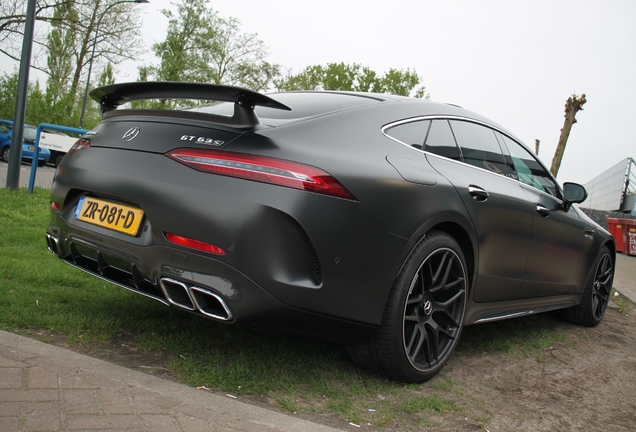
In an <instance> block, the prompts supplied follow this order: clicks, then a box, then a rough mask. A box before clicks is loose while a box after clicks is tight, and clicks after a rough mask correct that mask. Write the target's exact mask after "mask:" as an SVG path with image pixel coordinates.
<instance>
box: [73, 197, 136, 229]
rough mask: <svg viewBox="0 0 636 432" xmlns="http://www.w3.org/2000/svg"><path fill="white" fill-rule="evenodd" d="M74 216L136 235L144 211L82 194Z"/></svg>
mask: <svg viewBox="0 0 636 432" xmlns="http://www.w3.org/2000/svg"><path fill="white" fill-rule="evenodd" d="M74 216H75V219H77V220H81V221H83V222H88V223H90V224H93V225H98V226H100V227H104V228H108V229H111V230H114V231H118V232H121V233H124V234H128V235H131V236H136V235H137V231H139V226H140V225H141V219H142V218H143V216H144V212H143V210H141V209H138V208H136V207H130V206H127V205H123V204H118V203H114V202H110V201H106V200H102V199H97V198H92V197H89V196H82V197H81V198H80V200H79V202H78V203H77V207H76V208H75V214H74Z"/></svg>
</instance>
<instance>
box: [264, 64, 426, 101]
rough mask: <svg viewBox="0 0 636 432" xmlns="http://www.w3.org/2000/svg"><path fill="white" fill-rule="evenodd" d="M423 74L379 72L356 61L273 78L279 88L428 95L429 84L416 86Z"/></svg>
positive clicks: (396, 71) (396, 70)
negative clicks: (427, 87)
mask: <svg viewBox="0 0 636 432" xmlns="http://www.w3.org/2000/svg"><path fill="white" fill-rule="evenodd" d="M420 82H421V78H420V76H419V75H418V74H417V73H416V72H415V71H411V70H410V69H406V70H398V69H393V68H391V69H389V71H388V72H386V73H385V74H384V75H378V73H377V72H375V71H373V70H372V69H370V68H368V67H366V66H361V65H360V64H357V63H352V64H346V63H327V64H326V65H325V66H321V65H314V66H308V67H306V68H305V69H304V70H303V71H301V72H300V73H298V74H296V75H292V74H287V75H286V76H285V77H283V78H280V79H278V80H275V81H274V84H275V85H276V88H277V89H278V90H279V91H294V90H340V91H360V92H371V93H389V94H395V95H402V96H410V95H411V94H413V96H415V97H420V98H422V97H425V98H426V99H428V97H429V96H428V95H427V94H426V87H424V86H420V87H417V86H418V85H419V84H420Z"/></svg>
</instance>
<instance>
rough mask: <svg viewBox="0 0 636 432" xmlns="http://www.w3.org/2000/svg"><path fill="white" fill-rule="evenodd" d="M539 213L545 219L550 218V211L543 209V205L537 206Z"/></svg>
mask: <svg viewBox="0 0 636 432" xmlns="http://www.w3.org/2000/svg"><path fill="white" fill-rule="evenodd" d="M537 212H538V213H539V214H540V215H541V216H543V217H548V216H550V209H548V208H547V207H543V206H542V205H541V204H537Z"/></svg>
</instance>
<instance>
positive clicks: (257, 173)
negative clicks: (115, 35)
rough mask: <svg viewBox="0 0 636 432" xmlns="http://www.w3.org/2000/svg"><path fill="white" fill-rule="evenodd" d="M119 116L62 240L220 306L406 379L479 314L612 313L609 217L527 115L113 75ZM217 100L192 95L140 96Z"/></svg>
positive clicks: (63, 210)
mask: <svg viewBox="0 0 636 432" xmlns="http://www.w3.org/2000/svg"><path fill="white" fill-rule="evenodd" d="M91 97H92V98H93V99H95V100H97V101H98V102H99V104H100V106H101V108H102V111H103V121H102V122H101V123H100V124H99V125H98V126H97V127H96V128H95V129H93V130H91V131H90V132H88V133H86V134H85V135H84V136H83V137H81V139H79V140H78V141H77V143H76V144H75V145H74V147H73V148H72V149H71V151H70V152H69V153H68V155H67V156H66V157H65V158H64V159H63V161H62V162H61V164H60V166H59V168H58V170H57V174H56V177H55V179H54V181H53V185H52V188H51V222H50V225H49V226H48V228H47V232H46V238H47V243H48V247H49V248H50V250H51V251H52V252H53V253H54V254H55V255H57V256H58V257H59V258H61V259H62V260H64V261H65V262H67V263H68V264H70V265H71V266H74V267H76V268H78V269H81V270H83V271H85V272H87V273H89V274H92V275H93V276H95V277H98V278H100V279H103V280H106V281H108V282H111V283H113V284H115V285H118V286H120V287H123V288H125V289H128V290H130V291H133V292H136V293H138V294H141V295H143V296H146V297H148V298H151V299H154V300H156V301H159V302H161V303H163V304H165V305H167V306H175V307H177V308H181V309H183V310H186V311H189V312H192V313H195V314H199V315H201V316H204V317H207V318H210V319H212V320H215V321H221V322H226V323H236V324H242V325H247V326H251V327H254V328H262V329H273V330H277V331H282V332H294V333H302V334H311V335H314V336H318V337H322V338H326V339H329V340H335V341H340V342H342V343H344V344H345V346H346V347H347V350H348V352H349V354H350V356H351V358H352V360H353V361H354V362H355V363H357V364H358V365H360V366H362V367H364V368H367V369H370V370H372V371H375V372H377V373H380V374H385V375H386V376H388V377H390V378H393V379H395V380H400V381H405V382H421V381H425V380H427V379H430V378H431V377H433V376H434V375H435V374H436V373H438V372H439V371H440V369H441V368H442V367H443V365H444V364H445V362H446V361H447V360H448V358H449V356H450V355H451V353H452V351H453V349H454V348H455V346H456V345H457V343H458V340H459V337H460V334H461V332H462V328H463V326H465V325H468V324H475V323H482V322H488V321H494V320H500V319H505V318H512V317H518V316H523V315H527V314H533V313H538V312H544V311H549V310H555V309H561V310H562V313H563V316H564V317H565V318H566V319H568V320H570V321H573V322H575V323H578V324H581V325H584V326H594V325H596V324H598V323H599V322H600V320H601V319H602V318H603V315H604V313H605V310H606V308H607V304H608V302H609V296H610V290H611V288H612V279H613V275H614V263H615V250H616V249H615V245H614V242H613V239H612V237H611V236H610V235H609V233H608V232H607V231H605V230H604V229H602V228H601V227H599V226H598V225H597V224H595V223H594V222H593V221H592V220H590V219H588V218H587V217H586V216H585V215H584V214H583V213H582V212H581V211H580V210H579V209H578V208H577V207H576V206H574V205H573V204H577V203H581V202H583V201H584V200H585V199H586V197H587V193H586V191H585V189H584V188H583V187H582V186H580V185H578V184H575V183H565V184H564V185H563V187H561V186H559V185H558V184H557V182H556V181H555V179H554V178H553V177H552V175H550V173H549V172H548V170H547V169H546V168H545V166H544V165H543V164H542V163H541V162H540V161H539V159H537V158H536V157H535V156H534V155H533V154H532V153H531V152H530V151H529V150H528V148H527V147H525V146H524V145H523V144H521V143H520V141H519V140H518V139H517V138H515V136H514V135H513V134H511V133H510V132H508V131H507V130H506V129H504V128H502V127H501V126H498V125H497V124H496V123H493V122H492V121H490V120H488V119H486V118H484V117H481V116H479V115H477V114H474V113H472V112H469V111H467V110H465V109H462V108H460V107H457V106H453V105H447V104H441V103H434V102H430V101H425V100H420V99H412V98H406V97H399V96H389V95H379V94H365V93H347V92H328V91H319V92H291V93H275V94H268V95H265V94H261V93H256V92H253V91H250V90H247V89H243V88H238V87H230V86H218V85H207V84H191V83H174V82H140V83H125V84H114V85H110V86H106V87H101V88H98V89H95V90H93V91H92V92H91ZM149 99H159V100H164V99H166V100H171V99H181V100H182V99H192V100H199V101H208V102H209V103H208V102H205V104H201V105H197V106H195V107H194V108H188V109H183V110H155V109H117V107H118V106H120V105H122V104H124V103H127V102H130V101H137V100H149Z"/></svg>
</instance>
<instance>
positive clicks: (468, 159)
mask: <svg viewBox="0 0 636 432" xmlns="http://www.w3.org/2000/svg"><path fill="white" fill-rule="evenodd" d="M450 125H451V127H452V129H453V134H454V135H455V139H456V140H457V144H458V145H459V147H460V148H461V151H462V155H463V158H464V162H465V163H467V164H469V165H473V166H476V167H479V168H482V169H485V170H488V171H491V172H494V173H497V174H501V175H503V176H505V175H507V174H508V168H507V167H506V162H505V160H504V157H503V154H502V152H501V147H499V143H498V142H497V138H496V137H495V132H494V131H493V130H492V129H490V128H487V127H485V126H481V125H478V124H475V123H469V122H465V121H459V120H451V121H450Z"/></svg>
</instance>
